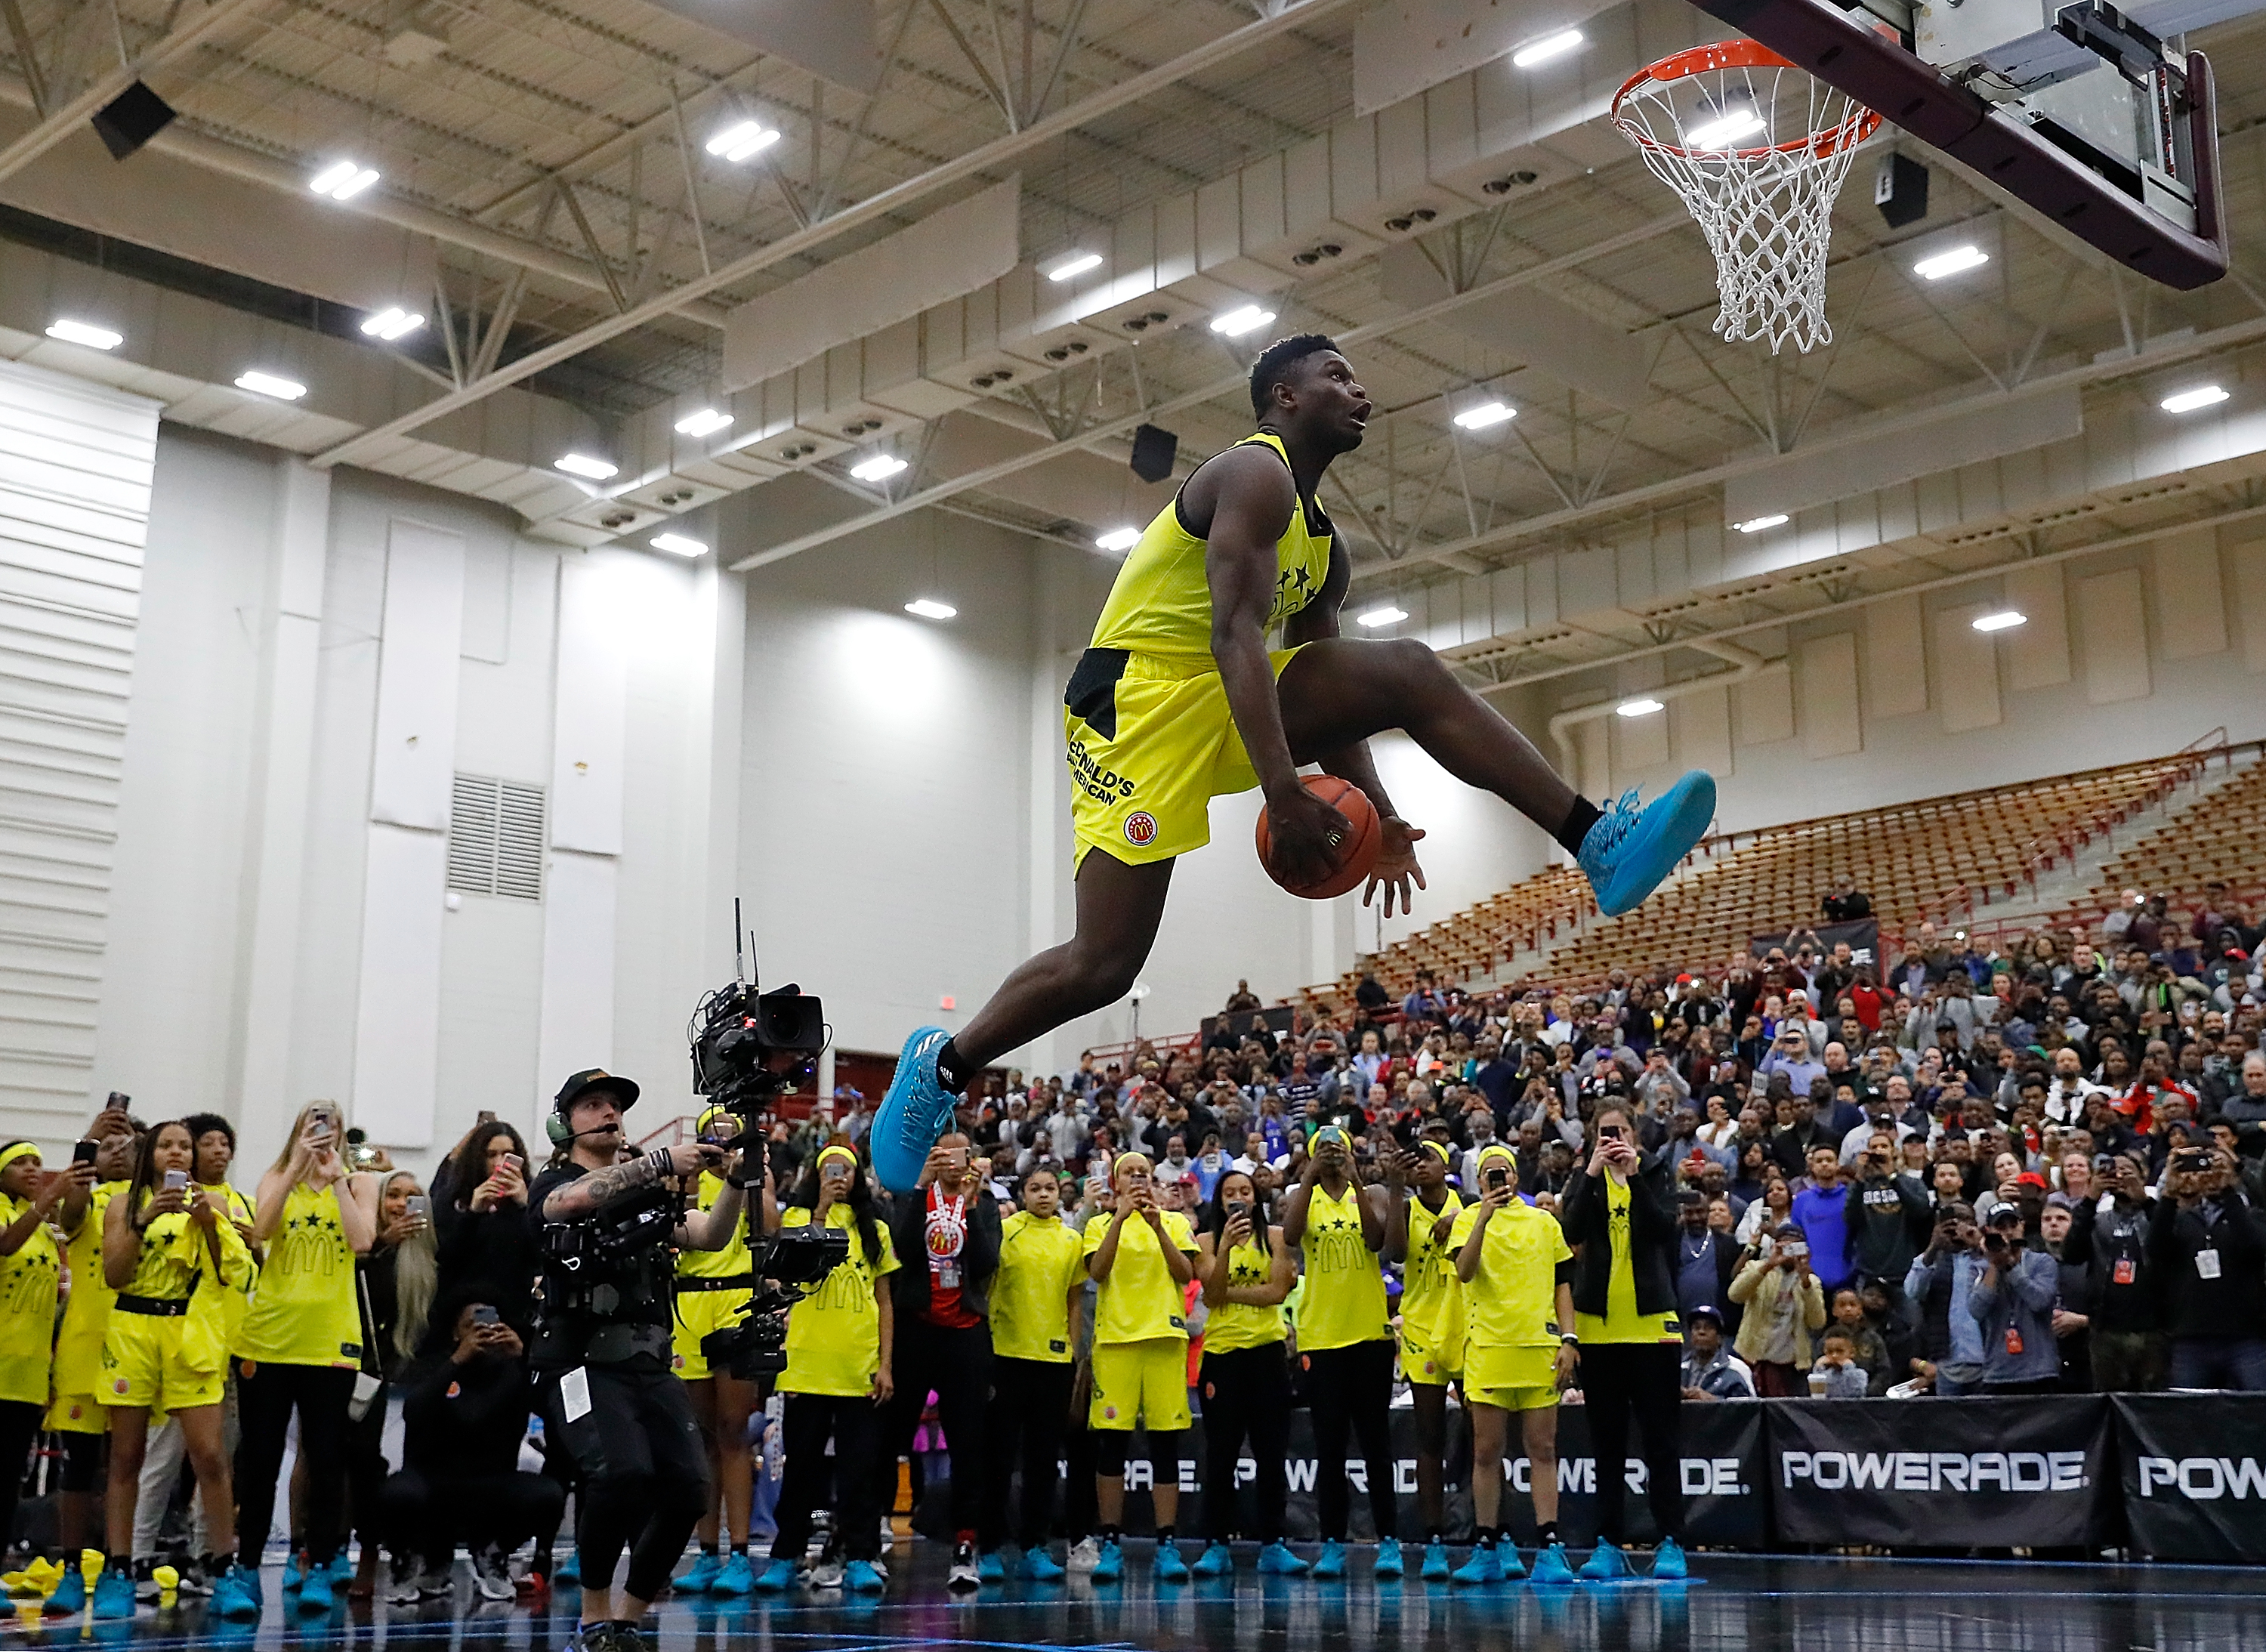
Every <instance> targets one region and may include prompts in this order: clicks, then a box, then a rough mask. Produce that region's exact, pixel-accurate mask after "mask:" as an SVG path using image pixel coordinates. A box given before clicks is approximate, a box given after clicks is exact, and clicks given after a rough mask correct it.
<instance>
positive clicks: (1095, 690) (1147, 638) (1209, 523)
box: [872, 333, 1715, 1192]
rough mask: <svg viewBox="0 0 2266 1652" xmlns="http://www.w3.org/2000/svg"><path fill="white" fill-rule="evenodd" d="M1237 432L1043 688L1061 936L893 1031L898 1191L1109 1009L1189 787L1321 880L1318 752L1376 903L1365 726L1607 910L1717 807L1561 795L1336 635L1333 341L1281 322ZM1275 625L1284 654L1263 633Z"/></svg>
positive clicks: (1403, 896)
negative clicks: (1068, 910) (1062, 781)
mask: <svg viewBox="0 0 2266 1652" xmlns="http://www.w3.org/2000/svg"><path fill="white" fill-rule="evenodd" d="M1251 402H1252V407H1253V409H1254V412H1255V413H1257V415H1258V420H1259V430H1258V432H1257V434H1256V435H1252V436H1249V437H1247V438H1246V439H1245V440H1244V441H1241V442H1237V443H1236V444H1235V445H1234V446H1233V447H1232V448H1229V449H1227V450H1225V451H1224V452H1222V453H1218V454H1216V455H1214V456H1213V457H1211V458H1210V459H1208V460H1206V461H1205V462H1204V463H1203V464H1200V465H1198V466H1197V467H1196V469H1195V473H1194V474H1193V475H1191V476H1190V477H1189V478H1188V481H1187V482H1186V483H1184V484H1183V485H1182V486H1181V490H1180V492H1179V493H1178V494H1177V495H1175V496H1174V498H1173V502H1172V503H1171V504H1170V505H1169V506H1167V507H1166V508H1165V509H1163V510H1161V511H1159V512H1158V513H1157V516H1156V519H1155V520H1154V521H1153V522H1151V523H1150V524H1149V526H1148V528H1147V530H1145V531H1144V533H1143V534H1142V536H1141V538H1140V542H1139V543H1138V544H1137V545H1135V546H1134V547H1133V550H1132V552H1131V553H1130V554H1129V555H1128V556H1127V558H1126V559H1125V564H1124V566H1123V567H1122V568H1121V569H1120V570H1119V571H1118V574H1117V580H1116V583H1115V585H1113V586H1112V587H1111V588H1110V592H1109V600H1108V601H1107V603H1105V604H1104V605H1103V607H1102V610H1101V618H1100V620H1099V621H1098V622H1096V624H1095V625H1094V628H1093V644H1092V646H1091V647H1088V648H1087V649H1086V651H1085V655H1084V656H1083V657H1082V658H1081V659H1080V660H1079V661H1078V668H1077V669H1076V670H1074V671H1073V672H1072V673H1071V679H1070V685H1069V687H1068V689H1067V690H1066V691H1064V696H1063V699H1064V705H1065V706H1066V707H1067V711H1066V713H1065V715H1064V727H1065V729H1066V731H1067V734H1068V737H1069V744H1070V754H1069V755H1070V765H1071V782H1072V786H1073V788H1074V789H1073V793H1072V797H1071V814H1072V818H1073V822H1074V824H1075V827H1076V830H1077V838H1078V868H1077V889H1078V928H1077V932H1076V933H1075V934H1073V935H1072V936H1071V938H1070V939H1068V940H1066V941H1064V943H1063V944H1062V945H1061V946H1059V947H1051V948H1049V950H1047V951H1045V952H1042V953H1041V954H1039V955H1038V956H1037V957H1035V958H1033V959H1030V960H1029V961H1027V962H1025V963H1024V964H1023V965H1022V966H1021V967H1020V969H1017V970H1015V972H1014V973H1013V974H1012V975H1010V976H1008V977H1007V979H1006V981H1005V983H1003V984H1002V985H1001V986H1000V988H999V990H998V992H996V993H994V994H993V995H992V998H991V1000H990V1003H988V1004H986V1005H984V1006H983V1008H982V1009H981V1010H979V1011H978V1012H976V1015H975V1017H974V1018H973V1019H972V1020H969V1023H968V1025H967V1026H966V1027H963V1028H962V1029H961V1031H960V1032H958V1033H956V1034H950V1035H948V1036H947V1034H946V1033H945V1031H944V1029H943V1028H942V1027H922V1028H921V1029H919V1030H918V1031H917V1032H916V1033H914V1034H912V1036H911V1037H910V1038H909V1039H907V1040H906V1041H905V1048H904V1053H903V1056H902V1058H901V1059H900V1060H899V1061H898V1064H897V1071H896V1077H895V1078H894V1079H892V1080H891V1082H890V1085H889V1092H888V1097H887V1098H886V1099H885V1100H883V1102H882V1103H881V1112H880V1114H879V1115H878V1116H877V1117H876V1118H875V1119H874V1128H873V1135H872V1144H873V1160H874V1170H875V1172H876V1173H878V1174H879V1175H880V1177H881V1181H882V1182H883V1184H884V1185H885V1186H887V1187H888V1188H891V1189H893V1190H895V1191H897V1192H904V1191H907V1190H909V1189H910V1188H912V1187H914V1185H915V1184H916V1183H917V1181H918V1180H919V1177H920V1173H921V1167H922V1166H923V1165H924V1164H925V1162H926V1160H927V1158H928V1153H929V1149H930V1148H931V1147H932V1145H933V1144H935V1142H936V1139H937V1137H938V1136H939V1134H940V1133H941V1132H942V1131H943V1129H945V1127H946V1126H947V1124H948V1123H949V1122H951V1120H952V1114H953V1107H954V1098H955V1097H956V1096H957V1095H958V1094H959V1093H961V1091H962V1090H963V1089H964V1088H965V1087H966V1085H967V1084H968V1082H969V1079H971V1078H974V1077H975V1076H976V1074H977V1073H979V1072H981V1071H983V1068H984V1067H985V1066H986V1065H988V1064H990V1063H991V1062H994V1061H996V1060H998V1058H999V1057H1000V1056H1005V1054H1006V1053H1007V1052H1008V1051H1010V1050H1012V1049H1019V1048H1020V1047H1021V1046H1022V1045H1024V1044H1027V1043H1028V1042H1031V1041H1032V1040H1033V1039H1034V1038H1037V1037H1039V1036H1041V1035H1042V1034H1045V1033H1048V1032H1050V1031H1052V1030H1053V1029H1054V1028H1056V1027H1061V1026H1064V1025H1065V1024H1066V1023H1068V1022H1070V1021H1071V1020H1075V1019H1076V1018H1077V1017H1078V1016H1081V1015H1085V1014H1088V1013H1091V1012H1093V1011H1095V1010H1098V1009H1100V1008H1102V1007H1103V1006H1104V1005H1109V1004H1113V1003H1115V1002H1116V1001H1117V1000H1118V999H1120V998H1123V997H1124V996H1125V995H1126V993H1127V992H1128V991H1129V990H1130V989H1131V987H1132V985H1133V980H1134V976H1135V974H1136V972H1137V971H1138V970H1139V969H1140V968H1141V966H1142V965H1143V964H1144V962H1146V961H1147V960H1148V956H1149V948H1150V947H1151V946H1152V945H1153V944H1154V943H1155V941H1156V939H1157V925H1158V921H1159V919H1160V918H1161V917H1163V915H1164V910H1165V892H1166V888H1168V887H1169V885H1170V884H1171V882H1172V877H1173V859H1174V858H1175V857H1177V856H1180V855H1183V854H1186V853H1188V852H1189V851H1190V850H1193V849H1201V848H1202V846H1203V845H1204V844H1206V843H1207V842H1209V841H1210V836H1211V834H1210V824H1209V817H1208V807H1209V804H1210V800H1211V799H1212V798H1213V797H1215V796H1217V795H1221V794H1224V793H1231V792H1244V791H1248V790H1250V789H1251V788H1252V787H1253V786H1258V787H1259V788H1260V789H1261V792H1262V793H1264V794H1265V797H1266V805H1267V822H1268V831H1269V833H1270V834H1271V836H1272V841H1273V866H1272V868H1271V869H1272V870H1273V871H1274V873H1275V874H1276V875H1277V876H1278V878H1280V879H1281V880H1282V881H1283V882H1285V883H1286V884H1290V885H1294V886H1295V885H1300V884H1312V883H1317V882H1319V881H1322V880H1323V879H1325V878H1327V876H1328V874H1330V873H1331V871H1332V870H1334V867H1335V866H1336V864H1337V851H1338V849H1339V847H1340V846H1341V844H1344V843H1345V841H1346V839H1347V837H1349V835H1350V833H1351V831H1352V826H1351V823H1350V822H1349V821H1348V820H1347V819H1346V817H1345V816H1344V815H1341V814H1340V813H1338V811H1337V810H1336V809H1334V808H1332V807H1331V806H1330V805H1329V804H1327V803H1326V802H1324V801H1323V800H1321V799H1319V798H1318V797H1316V796H1315V795H1314V794H1313V793H1312V792H1310V791H1309V790H1307V788H1306V786H1305V785H1304V783H1303V782H1302V781H1301V780H1300V779H1299V777H1298V765H1299V764H1320V765H1321V767H1322V768H1323V769H1324V770H1325V771H1327V772H1328V773H1330V774H1333V775H1336V776H1337V777H1339V778H1341V779H1344V780H1349V781H1350V782H1352V783H1353V784H1354V785H1355V786H1358V787H1360V788H1361V790H1362V791H1363V793H1367V795H1368V797H1369V800H1370V801H1371V803H1372V804H1374V805H1375V806H1376V809H1377V813H1378V817H1379V824H1380V829H1381V834H1382V844H1381V848H1380V852H1379V853H1378V859H1377V863H1376V866H1375V867H1374V869H1373V870H1372V872H1371V874H1370V878H1369V882H1368V887H1367V888H1365V889H1364V890H1363V902H1364V903H1367V902H1369V901H1370V900H1371V899H1373V898H1374V897H1375V896H1376V895H1377V893H1378V890H1379V889H1382V890H1383V891H1384V896H1385V913H1386V915H1387V916H1390V915H1391V913H1392V910H1393V906H1394V903H1395V902H1396V900H1397V902H1398V903H1399V905H1400V910H1402V911H1404V912H1405V911H1407V910H1408V903H1409V894H1410V889H1409V886H1410V885H1411V884H1412V883H1413V884H1414V885H1415V886H1416V887H1417V888H1422V887H1423V884H1424V874H1423V872H1422V868H1420V867H1419V866H1418V865H1417V864H1416V852H1415V843H1416V840H1417V839H1418V838H1420V837H1423V835H1424V834H1423V833H1422V831H1420V830H1417V829H1416V828H1415V827H1414V826H1411V825H1410V824H1409V823H1408V822H1406V821H1404V820H1402V819H1400V817H1399V816H1398V815H1396V814H1394V812H1393V808H1392V800H1390V799H1389V798H1387V797H1386V796H1385V787H1384V786H1383V784H1382V783H1380V782H1379V781H1378V778H1377V769H1376V766H1375V764H1372V763H1371V760H1370V754H1369V745H1368V741H1369V737H1370V736H1371V735H1375V734H1378V733H1380V732H1382V731H1383V730H1385V729H1389V728H1398V729H1400V730H1402V731H1403V732H1405V733H1406V734H1407V735H1408V737H1409V738H1410V739H1411V740H1414V742H1416V743H1417V744H1418V745H1419V746H1422V748H1423V749H1424V750H1425V751H1426V752H1428V753H1429V754H1430V756H1431V757H1432V758H1433V760H1434V761H1435V762H1436V763H1438V764H1440V765H1441V766H1442V767H1443V768H1444V769H1446V770H1447V771H1449V772H1450V773H1451V774H1453V775H1454V776H1456V777H1457V778H1458V779H1460V780H1463V781H1465V782H1466V784H1468V785H1471V786H1478V787H1480V788H1481V789H1483V790H1485V791H1489V792H1492V793H1495V795H1496V796H1497V797H1499V798H1501V799H1502V800H1503V801H1504V802H1506V803H1508V804H1509V805H1510V806H1511V807H1512V808H1515V809H1517V810H1518V811H1519V813H1521V814H1523V815H1525V816H1526V817H1527V818H1528V819H1529V820H1531V821H1532V822H1534V823H1535V824H1536V825H1538V826H1539V827H1541V828H1542V829H1543V830H1545V831H1547V832H1549V833H1550V834H1551V835H1552V836H1553V837H1555V838H1556V839H1557V840H1558V841H1559V842H1560V843H1561V844H1564V845H1565V846H1566V848H1567V850H1568V852H1569V853H1572V854H1573V855H1575V858H1576V859H1578V860H1579V861H1580V863H1581V866H1582V870H1583V872H1584V873H1585V874H1588V877H1589V880H1590V887H1591V888H1592V889H1594V890H1595V891H1596V894H1597V904H1598V906H1599V907H1601V908H1602V909H1603V910H1604V911H1605V912H1606V913H1607V914H1609V915H1613V914H1619V913H1622V912H1626V911H1630V910H1634V908H1635V907H1636V906H1638V905H1639V904H1640V903H1642V901H1643V900H1644V898H1645V896H1647V895H1650V894H1651V893H1652V891H1653V890H1654V888H1656V887H1657V886H1658V885H1659V883H1660V881H1661V880H1662V879H1663V878H1664V877H1666V876H1667V875H1668V874H1669V873H1670V870H1671V869H1673V868H1674V866H1676V863H1677V862H1678V861H1679V860H1681V859H1683V858H1684V857H1685V854H1686V853H1688V852H1690V850H1691V848H1692V844H1695V843H1697V842H1698V841H1699V840H1700V834H1701V833H1702V832H1703V831H1705V830H1707V823H1708V822H1709V821H1710V820H1712V819H1713V818H1714V813H1715V782H1714V779H1713V778H1710V777H1709V776H1708V775H1707V774H1705V773H1702V772H1700V771H1698V770H1694V771H1692V772H1690V773H1688V774H1686V775H1685V776H1684V777H1683V778H1681V779H1679V780H1678V781H1677V782H1676V784H1675V785H1673V786H1670V788H1669V789H1668V790H1667V791H1666V792H1664V793H1662V794H1661V795H1660V796H1659V797H1658V798H1656V799H1655V800H1653V801H1652V802H1651V803H1650V804H1648V805H1647V806H1645V807H1643V808H1638V807H1637V804H1636V794H1635V793H1634V792H1632V793H1627V794H1626V795H1625V796H1624V797H1622V798H1621V799H1620V800H1619V801H1618V802H1616V803H1614V804H1613V805H1612V807H1611V808H1607V809H1604V810H1603V811H1600V810H1599V809H1598V808H1597V806H1596V805H1594V804H1592V803H1590V802H1589V801H1588V800H1585V799H1583V798H1582V797H1580V796H1578V795H1576V794H1575V791H1574V789H1573V787H1571V786H1568V785H1567V783H1566V782H1565V781H1564V780H1563V779H1562V778H1560V777H1559V775H1558V773H1557V772H1556V771H1554V770H1553V769H1552V768H1551V766H1550V765H1549V764H1547V763H1546V762H1544V761H1543V759H1542V757H1541V754H1540V753H1539V752H1538V751H1536V750H1535V749H1534V747H1533V745H1532V744H1531V742H1529V741H1528V740H1527V739H1526V737H1525V736H1524V735H1522V734H1520V733H1519V732H1518V730H1517V728H1515V727H1512V726H1511V725H1510V724H1509V722H1507V721H1505V720H1503V719H1502V717H1501V716H1499V715H1497V714H1496V713H1495V711H1494V709H1493V708H1491V707H1490V706H1489V705H1488V704H1487V703H1486V702H1485V701H1483V700H1481V699H1480V698H1479V697H1478V696H1477V695H1475V694H1473V692H1472V691H1470V690H1468V689H1466V687H1464V686H1463V684H1462V683H1458V681H1457V680H1456V678H1455V677H1454V676H1453V675H1452V674H1451V672H1450V671H1449V669H1448V668H1447V667H1446V666H1445V665H1444V664H1443V663H1442V662H1441V661H1440V659H1439V656H1437V655H1436V654H1434V653H1433V652H1432V651H1431V649H1429V648H1428V647H1425V646H1424V645H1423V644H1422V643H1421V642H1419V641H1416V640H1414V639H1413V638H1404V639H1399V640H1391V641H1356V640H1352V639H1350V638H1346V637H1341V636H1340V635H1339V634H1338V609H1339V606H1340V604H1341V603H1343V602H1344V601H1345V595H1346V588H1347V587H1348V586H1349V584H1350V583H1351V581H1352V560H1351V559H1350V558H1349V556H1348V554H1347V552H1346V550H1345V548H1344V546H1342V545H1340V544H1338V543H1337V540H1336V537H1335V535H1334V532H1333V531H1332V530H1331V527H1330V520H1329V518H1328V517H1327V515H1323V513H1322V508H1321V506H1320V505H1319V503H1317V502H1316V501H1315V497H1314V496H1315V493H1316V491H1317V490H1318V489H1319V487H1320V486H1321V480H1322V472H1323V471H1326V470H1327V469H1328V468H1329V464H1330V461H1331V460H1333V459H1334V458H1336V457H1337V456H1338V455H1339V454H1341V453H1350V452H1351V451H1352V450H1354V449H1356V448H1357V447H1359V446H1360V445H1361V439H1362V435H1363V429H1364V428H1365V427H1366V426H1367V423H1368V420H1369V416H1370V412H1371V407H1370V400H1369V397H1368V396H1367V395H1366V394H1365V393H1364V392H1363V390H1362V388H1361V385H1360V384H1358V383H1356V380H1355V378H1354V371H1353V367H1352V364H1351V363H1349V362H1348V361H1347V360H1346V359H1345V357H1344V356H1343V355H1340V354H1339V352H1338V350H1337V347H1336V346H1335V345H1334V344H1333V343H1332V341H1331V340H1328V339H1327V338H1324V337H1322V336H1321V335H1320V334H1319V333H1301V334H1299V335H1297V337H1294V338H1288V339H1283V340H1280V341H1278V342H1276V343H1275V344H1271V345H1269V346H1268V347H1267V349H1266V350H1265V352H1263V353H1262V354H1261V356H1260V357H1259V360H1258V362H1257V363H1256V364H1255V365H1254V367H1253V368H1252V369H1251ZM1274 625H1281V626H1282V627H1283V647H1280V648H1277V649H1274V650H1272V651H1270V650H1269V649H1268V647H1267V633H1268V629H1269V628H1270V627H1271V626H1274Z"/></svg>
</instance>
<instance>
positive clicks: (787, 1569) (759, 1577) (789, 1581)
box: [755, 1561, 794, 1595]
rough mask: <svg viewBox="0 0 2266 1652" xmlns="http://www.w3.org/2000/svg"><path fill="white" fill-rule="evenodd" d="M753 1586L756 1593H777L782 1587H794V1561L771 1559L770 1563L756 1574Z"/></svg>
mask: <svg viewBox="0 0 2266 1652" xmlns="http://www.w3.org/2000/svg"><path fill="white" fill-rule="evenodd" d="M755 1587H756V1590H757V1592H758V1593H760V1594H765V1595H774V1594H777V1593H778V1591H779V1590H783V1589H793V1587H794V1562H793V1561H772V1562H771V1564H770V1565H768V1566H766V1567H764V1569H763V1570H762V1571H760V1572H758V1573H757V1574H756V1582H755Z"/></svg>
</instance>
